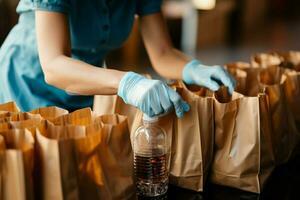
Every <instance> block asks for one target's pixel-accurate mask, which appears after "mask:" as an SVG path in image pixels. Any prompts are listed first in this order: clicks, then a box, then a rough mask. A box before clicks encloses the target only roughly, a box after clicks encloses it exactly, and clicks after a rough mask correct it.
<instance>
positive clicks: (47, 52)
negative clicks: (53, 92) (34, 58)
mask: <svg viewBox="0 0 300 200" xmlns="http://www.w3.org/2000/svg"><path fill="white" fill-rule="evenodd" d="M36 32H37V43H38V52H39V58H40V62H41V65H42V69H43V72H44V74H45V80H46V82H47V83H48V84H50V85H53V86H56V87H58V88H60V89H63V90H66V91H68V92H71V93H75V94H81V95H95V94H116V93H117V90H118V85H119V82H120V80H121V78H122V77H123V76H124V74H125V72H121V71H117V70H111V69H102V68H99V67H95V66H92V65H89V64H87V63H84V62H82V61H79V60H76V59H73V58H71V42H70V33H69V25H68V19H67V17H66V16H65V15H64V14H61V13H54V12H47V11H36Z"/></svg>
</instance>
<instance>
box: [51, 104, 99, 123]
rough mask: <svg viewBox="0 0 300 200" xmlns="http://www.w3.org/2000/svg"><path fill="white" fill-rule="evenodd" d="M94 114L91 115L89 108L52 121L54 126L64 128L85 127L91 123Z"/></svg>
mask: <svg viewBox="0 0 300 200" xmlns="http://www.w3.org/2000/svg"><path fill="white" fill-rule="evenodd" d="M94 118H95V114H94V113H92V110H91V109H90V108H83V109H80V110H76V111H74V112H72V113H69V114H65V115H61V116H59V117H57V118H55V119H53V120H52V121H53V123H54V124H55V125H59V126H64V125H78V126H87V125H90V124H92V123H93V120H94Z"/></svg>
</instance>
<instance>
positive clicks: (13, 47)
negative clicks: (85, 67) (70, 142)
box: [0, 0, 161, 111]
mask: <svg viewBox="0 0 300 200" xmlns="http://www.w3.org/2000/svg"><path fill="white" fill-rule="evenodd" d="M160 7H161V0H151V1H150V0H84V1H81V0H21V1H20V3H19V5H18V7H17V12H18V13H20V18H19V22H18V24H17V25H16V26H15V27H14V28H13V29H12V30H11V32H10V34H9V35H8V37H7V38H6V40H5V42H4V43H3V45H2V47H1V49H0V103H4V102H7V101H16V102H17V104H18V106H19V107H20V108H21V110H23V111H29V110H32V109H35V108H37V107H42V106H52V105H55V106H60V107H62V108H65V109H68V110H75V109H79V108H82V107H87V106H92V103H93V97H92V96H78V95H69V94H67V93H66V92H65V91H63V90H60V89H58V88H55V87H53V86H50V85H48V84H47V83H46V82H45V80H44V74H43V72H42V70H41V66H40V62H39V57H38V51H37V42H36V33H35V15H34V11H35V10H46V11H51V12H61V13H64V14H66V15H67V16H68V19H69V23H70V24H69V28H70V34H71V44H72V57H73V58H75V59H79V60H82V61H84V62H87V63H89V64H92V65H94V66H97V67H101V66H102V64H103V60H104V58H105V56H106V54H107V53H108V52H109V51H111V50H113V49H116V48H119V47H120V46H121V45H122V44H123V43H124V41H125V40H126V39H127V38H128V36H129V33H130V32H131V29H132V25H133V21H134V16H135V15H136V14H138V15H141V16H142V15H148V14H152V13H156V12H159V11H160Z"/></svg>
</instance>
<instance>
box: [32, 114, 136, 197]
mask: <svg viewBox="0 0 300 200" xmlns="http://www.w3.org/2000/svg"><path fill="white" fill-rule="evenodd" d="M83 119H84V118H83ZM97 120H98V121H101V122H102V123H98V124H91V125H90V126H71V125H69V126H54V125H52V124H51V123H50V122H45V123H44V124H43V125H42V126H41V127H40V128H39V131H38V132H37V143H38V152H39V160H40V162H41V163H40V166H41V177H42V185H43V189H42V191H43V192H42V193H43V199H130V198H133V197H134V195H135V192H134V186H133V179H132V168H133V166H132V150H131V146H130V134H129V130H128V125H127V119H126V118H125V117H123V116H118V115H111V116H102V117H100V118H98V119H97ZM77 122H78V121H77ZM78 123H80V122H78ZM84 123H85V122H83V123H82V124H84Z"/></svg>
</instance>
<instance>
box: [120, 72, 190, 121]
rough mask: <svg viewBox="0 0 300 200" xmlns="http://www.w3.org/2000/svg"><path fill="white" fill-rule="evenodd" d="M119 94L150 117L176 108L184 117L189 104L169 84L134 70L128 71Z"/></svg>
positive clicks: (121, 83)
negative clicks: (146, 76) (151, 78)
mask: <svg viewBox="0 0 300 200" xmlns="http://www.w3.org/2000/svg"><path fill="white" fill-rule="evenodd" d="M118 95H119V96H120V97H121V98H122V99H123V100H124V101H125V103H128V104H131V105H133V106H135V107H137V108H139V109H140V110H141V111H143V112H144V113H145V114H147V115H148V116H149V117H153V116H155V115H159V114H163V113H166V112H168V111H170V110H171V109H172V108H173V107H174V108H175V111H176V115H177V116H178V117H182V116H183V114H184V113H185V112H187V111H188V110H189V108H190V107H189V105H188V104H187V103H186V102H185V101H183V100H182V99H181V97H180V96H179V95H178V94H177V93H176V92H175V91H174V90H172V89H171V88H170V87H169V86H167V85H166V84H165V83H163V82H162V81H159V80H150V79H147V78H145V77H144V76H141V75H139V74H136V73H134V72H128V73H126V74H125V75H124V76H123V78H122V79H121V81H120V84H119V89H118Z"/></svg>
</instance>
